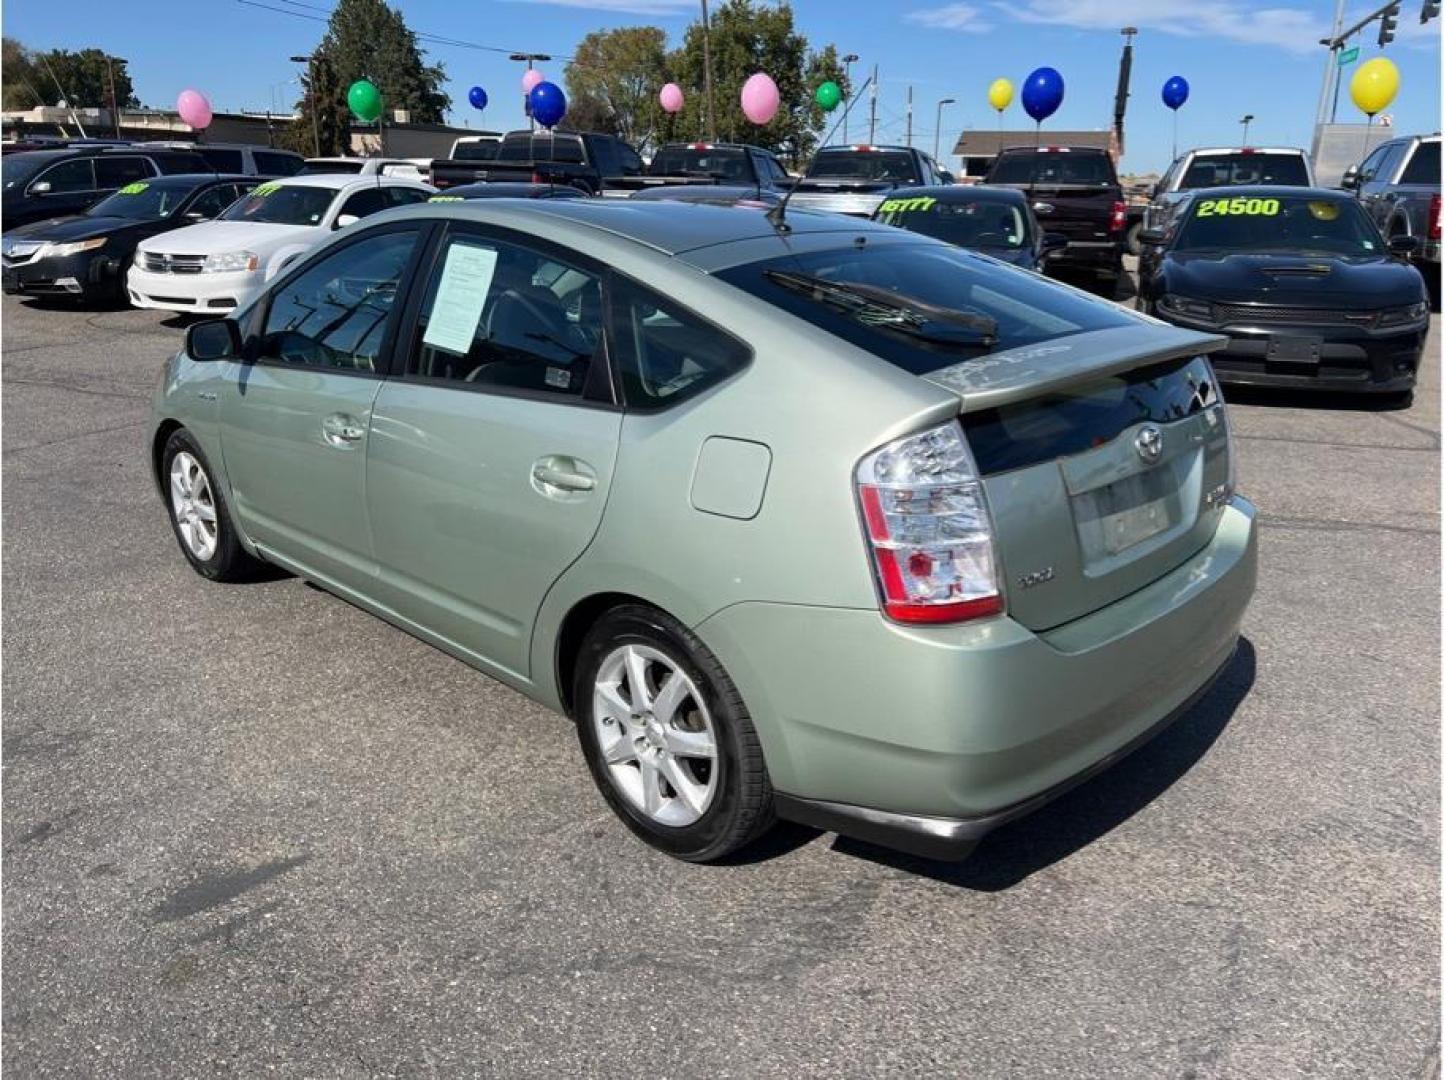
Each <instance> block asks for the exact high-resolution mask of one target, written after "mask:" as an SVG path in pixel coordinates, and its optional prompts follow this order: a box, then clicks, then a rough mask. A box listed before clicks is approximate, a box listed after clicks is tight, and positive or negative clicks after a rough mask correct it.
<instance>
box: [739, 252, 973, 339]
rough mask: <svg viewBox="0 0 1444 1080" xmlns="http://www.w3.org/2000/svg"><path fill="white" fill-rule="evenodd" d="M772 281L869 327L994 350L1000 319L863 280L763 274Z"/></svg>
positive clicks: (792, 274)
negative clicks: (945, 305) (937, 302)
mask: <svg viewBox="0 0 1444 1080" xmlns="http://www.w3.org/2000/svg"><path fill="white" fill-rule="evenodd" d="M765 276H766V277H767V278H768V280H770V281H773V282H776V283H777V284H778V285H781V286H782V287H783V288H784V289H790V290H792V291H793V292H798V293H802V294H803V295H804V296H808V297H810V298H811V299H813V300H817V301H819V302H820V303H824V304H830V305H832V306H833V307H836V308H840V309H841V310H843V311H845V312H847V313H848V314H849V315H851V316H852V317H853V318H855V319H856V320H857V321H858V322H860V323H862V324H864V325H865V326H875V327H877V328H878V329H880V330H893V331H896V332H897V333H900V334H907V335H909V336H910V337H915V338H919V339H921V340H923V341H929V342H934V343H936V344H939V345H968V346H982V347H985V348H986V347H991V346H993V345H996V344H997V343H998V321H997V320H996V319H994V318H991V317H990V316H987V315H977V314H974V313H973V312H970V311H959V310H958V309H957V308H950V307H944V306H943V305H941V304H933V303H930V302H928V301H927V300H919V299H918V298H916V297H912V296H903V295H902V294H900V293H895V292H893V291H892V290H891V289H883V288H879V287H878V286H876V285H864V284H861V283H860V282H854V281H849V282H837V281H829V280H827V279H826V278H821V277H817V276H815V275H813V274H799V273H794V272H792V271H789V270H768V271H765Z"/></svg>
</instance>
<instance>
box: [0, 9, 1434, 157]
mask: <svg viewBox="0 0 1444 1080" xmlns="http://www.w3.org/2000/svg"><path fill="white" fill-rule="evenodd" d="M259 2H262V3H265V4H267V5H270V6H273V7H276V8H283V9H289V10H291V11H293V12H296V13H299V14H284V13H281V12H276V11H269V10H264V9H261V8H257V7H253V6H248V5H246V4H244V3H242V2H240V0H141V2H140V3H131V4H118V3H114V2H106V3H102V2H98V0H70V2H69V3H54V2H51V0H45V2H42V0H10V2H9V3H7V4H5V5H4V32H5V34H6V36H8V37H16V38H19V39H20V40H21V41H23V42H24V43H25V44H26V45H29V46H32V47H37V48H55V47H64V48H79V47H84V46H98V47H101V48H104V49H106V50H108V51H110V52H112V53H114V54H116V55H120V56H124V57H126V58H127V59H128V60H129V61H130V69H131V73H132V77H133V78H134V79H135V82H136V88H137V92H138V94H139V95H140V98H141V100H142V101H144V102H145V103H147V104H150V105H170V104H171V103H173V102H174V100H175V97H176V95H177V94H178V93H179V92H180V91H181V90H182V89H184V88H186V87H195V88H196V89H199V90H201V91H202V92H203V93H205V94H207V95H208V96H209V97H210V99H211V102H212V104H213V105H214V107H215V108H217V109H223V110H234V109H239V108H241V107H245V108H253V109H265V108H267V107H268V106H270V105H272V104H273V103H279V104H280V105H281V106H282V107H284V105H285V103H287V102H290V101H293V100H294V99H295V96H296V93H297V88H296V86H295V84H294V82H292V83H289V84H288V83H287V80H289V79H294V77H295V70H294V65H292V64H290V63H288V62H287V59H286V58H287V57H288V56H290V55H291V54H293V53H300V52H305V51H306V50H307V49H308V48H309V47H310V46H311V45H313V44H314V43H315V42H316V40H317V39H318V38H319V37H320V34H321V31H322V24H321V23H319V22H313V21H310V20H309V19H307V18H303V17H300V16H304V15H316V14H317V11H318V9H321V10H324V9H325V8H327V7H329V0H259ZM1265 2H1266V3H1267V4H1270V5H1276V6H1268V7H1260V6H1256V5H1250V4H1249V3H1248V2H1247V0H1014V2H1012V3H1001V2H996V0H963V2H949V0H890V2H879V0H795V2H794V3H793V10H794V12H795V14H796V17H797V21H798V23H799V25H800V26H801V29H802V31H803V32H804V33H805V34H806V35H807V36H808V38H809V39H810V40H811V41H812V42H813V43H814V44H815V45H820V44H823V43H826V42H829V41H830V42H833V43H834V44H836V45H837V46H838V48H839V50H840V51H842V52H855V53H858V54H859V55H860V56H861V57H862V61H861V62H860V63H859V65H858V66H857V68H856V69H855V71H854V77H855V78H857V79H858V81H861V79H860V76H859V74H858V73H859V72H860V71H861V70H862V69H864V68H866V67H869V66H870V65H871V64H873V63H876V64H878V65H879V71H880V75H881V80H880V87H881V90H880V93H881V96H880V98H879V117H880V121H881V122H880V125H879V126H880V131H879V133H878V141H880V142H881V141H884V140H895V141H901V139H902V136H903V132H904V125H905V110H906V98H907V87H908V85H909V84H911V85H912V86H913V88H914V103H915V104H914V108H915V113H914V117H913V133H914V139H915V141H916V142H917V143H918V144H919V145H921V146H924V147H927V148H931V146H932V141H933V127H934V116H935V110H936V105H937V101H938V100H939V99H940V98H944V97H952V98H956V99H957V102H958V103H957V104H956V105H952V106H949V107H948V108H947V110H946V111H945V113H944V123H943V147H944V153H946V152H947V148H948V147H949V145H950V143H951V141H952V139H953V138H955V137H956V135H957V133H958V130H959V128H960V127H962V126H964V125H967V126H970V127H972V126H986V127H993V126H995V125H996V123H997V121H996V117H995V115H994V114H993V112H992V110H991V109H990V108H989V107H988V105H987V102H986V99H985V93H986V90H987V87H988V84H989V83H990V82H992V80H993V79H995V78H997V77H999V76H1006V77H1007V78H1010V79H1012V80H1013V81H1014V82H1015V83H1021V81H1022V79H1023V77H1024V76H1025V75H1026V74H1027V73H1028V72H1029V71H1030V70H1031V69H1033V68H1035V67H1038V66H1040V65H1043V64H1047V65H1050V66H1052V67H1055V68H1057V69H1058V70H1059V71H1060V72H1062V74H1063V77H1064V79H1065V81H1066V83H1067V94H1066V97H1065V100H1064V103H1063V106H1062V108H1061V109H1060V110H1059V111H1058V112H1057V114H1055V115H1054V117H1053V118H1052V119H1050V120H1049V121H1048V122H1047V123H1046V124H1045V126H1044V131H1045V132H1046V131H1047V130H1048V128H1049V127H1054V128H1058V129H1063V128H1103V127H1106V126H1107V125H1108V124H1109V122H1110V117H1111V113H1112V99H1113V89H1114V84H1115V81H1116V78H1117V64H1118V55H1119V49H1120V46H1121V44H1122V39H1121V38H1120V37H1119V35H1118V28H1119V27H1122V26H1124V25H1133V26H1136V27H1138V28H1139V30H1140V33H1139V36H1138V38H1137V39H1136V41H1135V51H1134V67H1133V98H1132V101H1131V102H1130V105H1129V115H1128V121H1127V131H1128V153H1127V156H1126V157H1125V159H1124V162H1123V165H1124V169H1125V170H1127V171H1130V172H1139V171H1144V170H1148V169H1158V168H1161V167H1162V166H1164V165H1166V164H1167V162H1168V160H1169V154H1170V141H1171V137H1172V135H1171V115H1170V113H1169V112H1168V110H1167V109H1165V108H1164V107H1163V105H1162V104H1161V102H1160V101H1159V96H1158V95H1159V91H1160V89H1161V87H1162V85H1163V83H1164V81H1165V80H1166V79H1167V78H1168V77H1169V76H1171V75H1175V74H1177V75H1182V76H1184V77H1185V78H1186V79H1188V81H1189V83H1190V84H1191V87H1192V94H1191V97H1190V99H1189V101H1188V103H1187V104H1186V105H1185V106H1184V107H1183V109H1182V110H1181V112H1180V114H1179V127H1178V138H1179V145H1180V146H1182V147H1186V146H1189V145H1201V144H1216V143H1223V144H1227V143H1231V142H1235V141H1236V140H1237V139H1238V137H1239V135H1240V128H1239V124H1238V119H1239V117H1240V116H1242V115H1243V114H1244V113H1246V112H1248V113H1253V114H1255V115H1256V117H1257V119H1256V120H1255V122H1254V124H1253V127H1252V129H1251V132H1250V142H1254V143H1257V144H1265V143H1273V144H1283V145H1295V146H1305V147H1307V146H1308V144H1309V140H1310V132H1311V125H1312V122H1313V116H1314V109H1315V106H1316V103H1317V100H1318V94H1319V88H1320V84H1321V79H1322V69H1323V62H1324V50H1323V49H1322V48H1321V47H1320V46H1318V45H1317V44H1316V42H1317V41H1318V39H1319V38H1320V37H1321V36H1324V35H1325V34H1326V33H1327V31H1328V28H1329V23H1330V20H1331V18H1332V13H1333V4H1332V0H1265ZM1403 4H1404V11H1403V15H1402V17H1401V18H1400V22H1399V28H1400V33H1399V37H1398V40H1397V41H1396V42H1395V43H1394V44H1393V45H1391V46H1390V47H1389V49H1388V50H1387V51H1388V55H1389V56H1390V58H1391V59H1392V60H1393V61H1394V62H1395V63H1396V64H1398V65H1399V68H1400V70H1401V73H1402V80H1403V89H1402V90H1401V92H1400V95H1399V98H1398V99H1397V101H1396V102H1395V104H1394V106H1393V107H1392V109H1391V111H1392V113H1393V114H1394V120H1395V126H1396V129H1399V130H1404V131H1420V130H1423V131H1436V130H1438V129H1439V126H1440V124H1439V102H1440V81H1439V80H1440V70H1439V33H1440V24H1441V20H1435V21H1434V22H1432V23H1430V24H1429V25H1428V26H1427V27H1421V26H1419V23H1418V15H1419V6H1420V0H1403ZM400 6H401V8H402V10H403V12H404V13H405V15H406V18H407V21H408V23H409V24H410V25H411V27H412V28H413V29H415V30H417V31H422V32H426V33H431V34H435V35H440V36H446V37H451V38H455V39H463V40H465V41H468V42H472V43H476V44H481V45H488V46H497V47H500V48H504V49H507V50H530V51H535V52H548V53H551V54H553V55H554V56H558V57H561V56H565V55H566V54H567V53H569V51H570V50H571V49H572V48H573V47H574V46H575V44H576V42H577V41H578V40H579V39H580V38H581V37H582V36H583V35H584V34H586V33H587V32H588V31H591V30H595V29H598V28H603V27H615V26H628V25H637V24H643V23H653V24H656V25H659V26H661V27H663V28H664V29H665V30H666V31H667V32H668V34H669V35H670V36H671V38H672V40H673V42H674V43H675V42H676V41H677V40H678V39H679V38H680V36H681V33H682V31H683V29H684V28H685V27H686V25H687V23H688V21H689V19H691V18H692V17H693V16H694V13H695V12H696V10H697V4H696V3H695V2H694V0H471V2H470V3H455V2H442V0H407V2H405V3H402V4H401V5H400ZM1376 6H1378V5H1377V3H1375V0H1367V2H1361V0H1349V4H1348V18H1349V21H1352V20H1353V19H1354V18H1357V17H1359V16H1362V15H1363V14H1366V13H1367V12H1368V11H1370V10H1372V9H1373V8H1374V7H1376ZM1362 39H1363V40H1362V42H1361V44H1363V48H1362V49H1361V56H1360V59H1361V60H1364V59H1368V58H1369V57H1370V56H1372V55H1374V54H1376V53H1377V51H1378V49H1377V47H1376V45H1375V44H1374V33H1373V32H1372V30H1371V31H1370V32H1368V33H1366V34H1364V35H1362ZM427 48H428V53H429V56H430V57H432V58H434V59H438V60H441V61H443V62H444V63H445V65H446V69H447V72H448V75H449V76H450V86H449V87H448V90H449V92H450V94H451V96H452V99H453V115H452V119H453V121H454V122H456V123H466V122H470V123H471V124H473V125H479V124H481V122H482V121H483V120H484V126H488V127H502V128H506V127H515V126H519V124H520V122H521V119H522V114H521V107H520V106H521V96H520V89H519V85H518V82H519V78H520V69H519V66H518V65H517V64H515V63H512V62H510V61H508V60H507V59H506V57H505V56H504V55H499V54H497V53H491V52H483V51H479V50H476V49H471V48H465V47H460V46H455V45H440V44H428V45H427ZM562 66H563V65H562V64H561V63H559V62H553V63H552V64H549V65H543V67H545V68H546V69H547V70H548V73H549V74H551V75H555V76H560V74H561V68H562ZM473 84H479V85H481V86H484V87H485V88H486V90H487V92H488V94H489V95H490V97H491V100H492V105H491V106H490V107H489V108H488V109H487V111H486V113H485V114H484V116H483V114H479V113H477V112H475V111H474V110H472V109H471V108H470V107H469V106H468V105H467V104H466V90H467V88H468V87H470V86H471V85H473ZM865 105H866V103H865V102H863V103H860V104H859V106H858V108H857V109H855V110H854V114H853V115H854V116H855V117H863V118H865V116H866V109H865ZM1339 118H1340V119H1341V120H1344V119H1358V120H1362V119H1363V117H1362V116H1361V115H1360V114H1358V113H1357V112H1356V111H1355V110H1354V109H1353V107H1352V106H1351V105H1350V104H1349V101H1348V89H1347V86H1345V88H1344V92H1343V95H1342V97H1341V100H1340V107H1339ZM1004 122H1005V124H1006V125H1007V126H1009V127H1024V126H1027V125H1028V124H1029V121H1028V120H1027V117H1026V116H1025V115H1024V113H1023V112H1022V109H1021V107H1020V106H1019V105H1018V103H1016V102H1015V103H1014V105H1013V107H1012V108H1011V109H1010V110H1009V111H1008V113H1007V114H1006V115H1005V118H1004ZM858 130H859V129H858V127H857V126H856V125H855V124H854V125H853V128H852V131H853V133H854V137H856V132H857V131H858Z"/></svg>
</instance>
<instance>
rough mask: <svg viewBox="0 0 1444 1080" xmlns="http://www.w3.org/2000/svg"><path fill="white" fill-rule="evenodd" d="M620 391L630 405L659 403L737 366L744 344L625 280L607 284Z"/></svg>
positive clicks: (680, 397) (745, 354) (746, 354)
mask: <svg viewBox="0 0 1444 1080" xmlns="http://www.w3.org/2000/svg"><path fill="white" fill-rule="evenodd" d="M612 310H613V321H612V325H613V328H614V330H615V334H616V338H615V340H616V352H617V355H616V364H617V372H618V375H619V377H620V379H621V383H622V395H623V398H624V399H625V401H626V404H627V405H628V406H629V407H632V408H643V409H646V408H662V407H665V406H667V405H673V404H676V403H677V402H679V401H684V400H685V399H687V398H689V397H692V396H693V395H694V394H699V393H701V392H702V391H703V390H705V389H707V387H709V386H711V385H712V384H713V383H717V382H720V381H722V380H723V379H725V378H727V377H728V376H729V375H731V374H732V373H733V372H736V371H740V370H741V369H742V368H743V367H744V366H745V365H746V364H747V361H748V360H749V359H750V358H751V355H752V354H751V352H750V351H749V350H748V348H747V346H745V345H743V344H742V343H741V342H740V341H738V340H736V339H735V338H733V337H732V336H731V335H730V334H727V333H725V332H723V331H722V330H720V329H718V328H717V327H715V326H713V325H712V324H711V323H708V322H704V321H703V320H702V319H700V318H698V317H697V316H696V315H693V314H692V313H691V312H689V311H687V310H686V309H684V308H681V307H678V306H677V305H676V304H673V303H672V302H671V301H669V300H667V299H665V298H663V297H661V296H658V295H657V294H656V293H654V292H652V291H651V290H650V289H647V288H644V287H642V286H641V285H638V284H636V283H635V282H632V281H627V280H625V279H617V280H616V282H615V284H614V285H613V288H612Z"/></svg>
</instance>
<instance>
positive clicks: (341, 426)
mask: <svg viewBox="0 0 1444 1080" xmlns="http://www.w3.org/2000/svg"><path fill="white" fill-rule="evenodd" d="M321 434H322V435H323V436H325V438H326V441H327V442H328V443H330V444H331V445H332V446H347V445H349V444H350V443H354V442H360V441H361V439H363V438H364V437H365V435H366V429H365V428H364V427H362V426H361V422H360V421H359V420H357V419H356V418H355V417H354V416H348V415H346V414H345V413H332V414H331V415H330V416H328V417H326V419H324V420H322V421H321Z"/></svg>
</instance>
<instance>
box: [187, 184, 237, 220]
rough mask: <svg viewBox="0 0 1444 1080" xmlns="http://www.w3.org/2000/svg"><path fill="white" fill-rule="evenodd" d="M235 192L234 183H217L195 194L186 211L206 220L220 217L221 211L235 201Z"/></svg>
mask: <svg viewBox="0 0 1444 1080" xmlns="http://www.w3.org/2000/svg"><path fill="white" fill-rule="evenodd" d="M237 194H238V192H237V191H236V185H235V184H217V185H216V186H215V187H213V188H207V189H206V190H205V191H203V192H201V193H200V194H199V195H198V196H196V201H195V202H193V203H191V205H190V208H189V210H188V213H192V214H199V215H200V216H201V217H202V218H204V219H205V220H206V221H209V220H210V219H211V218H215V217H220V215H221V211H223V210H225V208H226V207H228V206H230V205H231V203H233V202H235V201H236V196H237Z"/></svg>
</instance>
